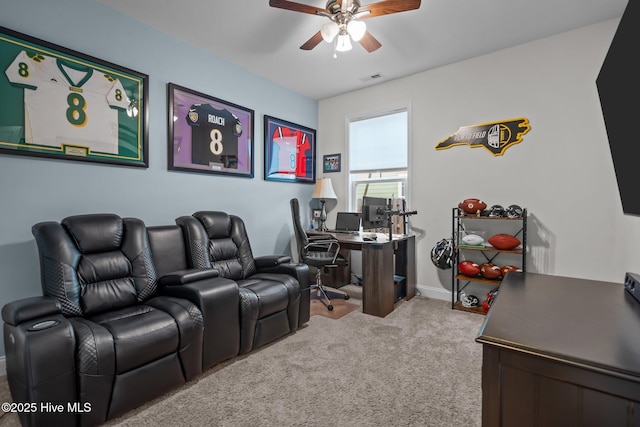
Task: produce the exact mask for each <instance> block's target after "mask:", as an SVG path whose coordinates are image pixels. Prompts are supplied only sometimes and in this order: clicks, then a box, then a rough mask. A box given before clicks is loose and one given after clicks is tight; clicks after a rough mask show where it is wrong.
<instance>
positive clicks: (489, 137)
mask: <svg viewBox="0 0 640 427" xmlns="http://www.w3.org/2000/svg"><path fill="white" fill-rule="evenodd" d="M530 129H531V125H529V120H528V119H526V118H524V117H520V118H516V119H511V120H506V121H501V122H490V123H482V124H478V125H471V126H462V127H460V129H458V130H457V131H456V133H454V134H452V135H449V136H448V137H446V138H445V139H444V140H442V141H440V142H439V143H438V145H436V150H446V149H447V148H451V147H454V146H456V145H468V146H469V147H471V148H477V147H484V148H486V149H487V150H489V152H491V154H493V155H494V156H502V155H503V154H504V152H505V151H506V150H507V148H509V147H511V146H513V145H515V144H518V143H520V142H522V136H523V135H524V134H526V133H527V132H529V130H530Z"/></svg>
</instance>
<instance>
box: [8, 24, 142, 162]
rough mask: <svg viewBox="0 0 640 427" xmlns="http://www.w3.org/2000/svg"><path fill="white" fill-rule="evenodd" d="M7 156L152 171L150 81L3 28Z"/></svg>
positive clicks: (118, 67) (113, 65)
mask: <svg viewBox="0 0 640 427" xmlns="http://www.w3.org/2000/svg"><path fill="white" fill-rule="evenodd" d="M0 68H1V69H2V74H0V92H1V93H2V103H1V105H0V152H1V153H6V154H18V155H27V156H37V157H50V158H59V159H66V160H80V161H89V162H100V163H113V164H118V165H126V166H141V167H147V166H148V161H147V159H148V154H147V129H148V124H147V117H148V114H147V104H148V101H147V99H148V96H147V93H148V76H147V75H146V74H142V73H138V72H136V71H132V70H129V69H126V68H123V67H120V66H118V65H115V64H112V63H109V62H106V61H102V60H100V59H97V58H94V57H91V56H88V55H85V54H82V53H79V52H75V51H72V50H70V49H67V48H64V47H62V46H57V45H54V44H52V43H49V42H46V41H44V40H39V39H36V38H33V37H30V36H27V35H25V34H20V33H17V32H15V31H12V30H9V29H6V28H1V27H0Z"/></svg>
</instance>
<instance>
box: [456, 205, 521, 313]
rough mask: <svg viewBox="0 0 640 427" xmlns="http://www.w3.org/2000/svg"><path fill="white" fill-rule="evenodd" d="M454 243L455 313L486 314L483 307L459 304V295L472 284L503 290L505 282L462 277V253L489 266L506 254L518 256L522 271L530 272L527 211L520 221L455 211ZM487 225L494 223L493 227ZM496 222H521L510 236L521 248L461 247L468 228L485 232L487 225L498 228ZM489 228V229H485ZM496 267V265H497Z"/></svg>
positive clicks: (457, 209)
mask: <svg viewBox="0 0 640 427" xmlns="http://www.w3.org/2000/svg"><path fill="white" fill-rule="evenodd" d="M451 217H452V226H451V228H452V230H451V235H452V242H453V245H454V247H453V249H454V252H453V253H454V257H453V268H452V269H451V271H452V273H451V282H452V284H451V308H452V309H455V310H462V311H469V312H472V313H478V314H486V313H485V312H484V310H483V309H482V306H480V307H465V306H464V305H463V304H462V302H461V301H460V293H461V292H462V291H464V289H465V288H466V287H467V286H468V285H469V284H470V283H481V284H485V285H488V286H491V288H495V287H496V286H500V283H501V282H502V278H499V279H486V278H484V277H481V276H474V277H471V276H466V275H464V274H461V273H460V272H459V271H458V263H459V262H460V261H461V257H460V254H461V253H462V252H466V251H469V252H470V253H474V252H475V253H477V254H481V256H482V257H483V258H484V259H485V260H486V262H488V263H493V264H496V262H497V259H498V257H500V256H501V255H505V254H511V255H517V256H518V260H519V267H520V269H521V270H522V271H523V272H524V271H527V209H523V210H522V216H521V217H520V218H508V217H488V216H478V215H472V214H466V213H464V212H463V211H462V210H461V209H460V208H453V209H452V213H451ZM484 221H491V222H490V223H487V222H484ZM495 221H509V222H512V221H519V222H521V223H522V224H521V226H520V227H519V229H517V231H516V232H515V233H509V234H512V235H513V236H515V237H517V238H518V239H519V240H520V242H521V247H518V248H516V249H511V250H502V249H496V248H494V247H493V246H483V247H477V246H464V245H461V238H462V236H463V233H465V232H466V231H467V225H468V224H470V223H473V230H474V231H475V230H476V229H477V228H478V227H480V228H482V224H483V222H484V224H485V225H488V224H491V225H495V224H498V223H497V222H495ZM485 228H487V227H485ZM496 265H497V264H496Z"/></svg>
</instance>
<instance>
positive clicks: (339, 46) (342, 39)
mask: <svg viewBox="0 0 640 427" xmlns="http://www.w3.org/2000/svg"><path fill="white" fill-rule="evenodd" d="M351 48H352V46H351V38H350V37H349V34H340V35H338V41H337V43H336V50H337V51H338V52H347V51H349V50H351Z"/></svg>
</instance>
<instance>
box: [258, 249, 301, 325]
mask: <svg viewBox="0 0 640 427" xmlns="http://www.w3.org/2000/svg"><path fill="white" fill-rule="evenodd" d="M257 266H258V264H257V263H256V267H257ZM258 273H275V274H287V275H289V276H292V277H294V278H295V279H296V280H297V281H298V284H299V285H300V312H299V315H298V326H302V325H303V324H305V323H306V322H308V321H309V317H310V316H311V313H310V310H311V293H310V287H311V276H310V273H309V266H308V265H307V264H302V263H294V262H284V263H281V264H272V265H271V266H269V267H263V268H258Z"/></svg>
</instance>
